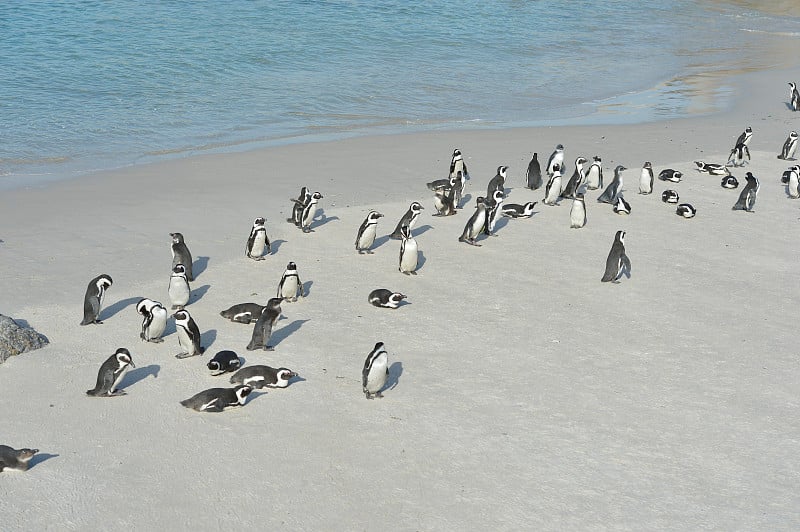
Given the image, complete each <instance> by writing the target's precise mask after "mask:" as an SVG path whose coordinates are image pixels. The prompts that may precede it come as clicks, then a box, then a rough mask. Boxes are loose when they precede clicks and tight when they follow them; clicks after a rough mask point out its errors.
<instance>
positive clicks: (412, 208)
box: [389, 201, 424, 240]
mask: <svg viewBox="0 0 800 532" xmlns="http://www.w3.org/2000/svg"><path fill="white" fill-rule="evenodd" d="M423 210H424V208H423V207H422V205H420V203H419V202H418V201H414V202H412V203H411V205H409V206H408V210H407V211H406V213H405V214H404V215H403V217H402V218H400V221H399V222H397V226H396V227H395V228H394V231H392V234H391V235H389V238H392V239H394V240H400V239H401V238H403V236H402V234H401V232H400V230H401V229H402V228H403V227H408V229H409V231H410V230H411V229H412V228H413V227H414V224H415V223H417V219H418V218H419V215H420V213H421V212H422V211H423Z"/></svg>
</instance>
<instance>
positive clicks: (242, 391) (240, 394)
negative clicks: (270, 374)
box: [234, 384, 253, 405]
mask: <svg viewBox="0 0 800 532" xmlns="http://www.w3.org/2000/svg"><path fill="white" fill-rule="evenodd" d="M252 391H253V387H252V386H249V385H247V384H242V385H240V386H237V387H236V388H235V392H234V393H235V394H236V400H237V402H238V403H239V404H240V405H243V404H244V402H245V401H246V400H247V396H248V395H250V392H252Z"/></svg>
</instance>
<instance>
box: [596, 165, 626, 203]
mask: <svg viewBox="0 0 800 532" xmlns="http://www.w3.org/2000/svg"><path fill="white" fill-rule="evenodd" d="M623 170H627V168H625V167H624V166H622V165H621V164H620V165H617V167H616V168H614V179H613V180H612V181H611V183H609V185H608V186H607V187H606V189H605V190H604V191H603V193H602V194H600V196H598V197H597V201H599V202H600V203H609V204H611V205H614V204H615V203H616V202H617V196H619V195H620V193H621V192H622V171H623Z"/></svg>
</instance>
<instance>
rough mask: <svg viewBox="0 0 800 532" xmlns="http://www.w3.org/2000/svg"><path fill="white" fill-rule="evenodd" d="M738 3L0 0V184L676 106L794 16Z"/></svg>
mask: <svg viewBox="0 0 800 532" xmlns="http://www.w3.org/2000/svg"><path fill="white" fill-rule="evenodd" d="M752 5H758V2H747V1H742V0H739V1H733V0H731V1H730V2H724V1H711V0H708V1H690V0H660V1H659V2H642V1H640V0H627V1H623V0H616V1H615V0H570V1H566V0H564V1H555V0H528V1H523V0H517V1H510V0H509V1H490V0H460V1H457V2H456V1H430V2H408V1H405V0H402V1H390V0H364V1H359V0H349V1H346V0H339V1H301V0H291V1H278V0H275V1H268V0H261V1H259V0H227V1H224V2H211V1H198V0H191V1H185V0H184V1H181V0H174V1H166V0H165V1H137V2H131V1H127V0H106V1H77V0H76V1H52V0H50V1H41V2H40V1H22V0H20V1H6V2H2V3H0V45H1V46H2V52H3V53H2V54H0V184H2V182H3V181H4V180H5V181H6V182H9V181H10V180H16V181H22V182H23V183H24V182H25V180H26V179H27V180H29V181H31V182H32V181H34V180H36V179H40V180H41V179H42V178H43V176H44V178H53V179H55V178H60V177H66V176H71V175H75V174H79V173H83V172H87V171H92V170H98V169H107V168H115V167H121V166H127V165H131V164H138V163H143V162H149V161H154V160H159V159H163V158H169V157H183V156H187V155H191V154H197V153H208V152H213V151H230V150H242V149H250V148H254V147H259V146H267V145H276V144H282V143H289V142H308V141H315V140H322V139H336V138H342V137H345V136H353V135H369V134H379V133H393V132H411V131H421V130H431V129H454V128H481V127H508V126H522V125H539V124H558V123H584V122H586V123H589V122H597V121H598V120H600V121H611V122H615V121H616V122H620V121H631V122H635V121H643V120H653V119H660V118H673V117H679V116H685V115H686V114H688V113H691V112H698V109H697V108H696V106H695V107H692V104H691V101H692V97H691V96H692V90H696V89H693V88H692V87H691V84H690V83H687V80H688V79H690V76H691V75H692V74H700V73H702V74H703V75H707V74H708V73H709V72H712V73H713V72H714V71H722V70H725V69H731V68H732V67H736V68H745V69H746V68H755V67H757V66H758V65H757V63H758V62H759V61H762V60H763V53H760V52H763V50H760V49H759V46H760V45H761V44H762V43H763V36H764V35H770V36H773V37H774V38H779V39H781V38H782V39H793V40H795V41H797V40H798V37H799V36H800V20H799V19H798V18H795V17H790V16H787V15H785V14H780V13H779V14H770V13H765V12H761V11H758V10H756V9H755V8H753V7H752ZM798 42H800V41H798ZM769 66H774V65H769ZM702 90H703V91H710V92H711V93H712V94H711V97H710V98H708V97H706V98H705V99H704V100H703V101H705V102H711V103H706V104H705V107H703V108H702V109H700V110H699V111H700V112H703V111H707V112H711V111H714V110H718V108H720V107H721V106H724V105H726V101H727V100H726V99H727V97H728V92H727V89H726V87H725V86H724V84H719V85H716V86H714V85H711V86H707V87H704V88H703V89H702ZM706 96H708V95H706ZM610 103H611V104H610Z"/></svg>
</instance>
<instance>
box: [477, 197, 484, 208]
mask: <svg viewBox="0 0 800 532" xmlns="http://www.w3.org/2000/svg"><path fill="white" fill-rule="evenodd" d="M485 204H486V198H484V197H483V196H478V197H477V198H476V199H475V206H476V207H480V206H481V205H485Z"/></svg>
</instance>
